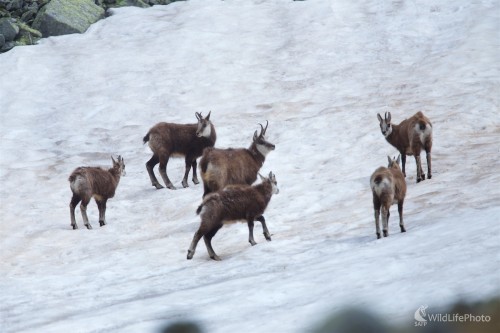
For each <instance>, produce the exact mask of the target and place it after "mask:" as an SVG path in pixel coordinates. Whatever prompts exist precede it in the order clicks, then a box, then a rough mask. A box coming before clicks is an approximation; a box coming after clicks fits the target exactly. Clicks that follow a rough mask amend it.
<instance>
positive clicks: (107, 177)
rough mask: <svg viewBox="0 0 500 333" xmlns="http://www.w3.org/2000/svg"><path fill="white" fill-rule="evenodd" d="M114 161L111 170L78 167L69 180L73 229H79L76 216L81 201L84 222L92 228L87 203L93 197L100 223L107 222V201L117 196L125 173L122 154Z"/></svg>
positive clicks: (88, 227)
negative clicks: (118, 187)
mask: <svg viewBox="0 0 500 333" xmlns="http://www.w3.org/2000/svg"><path fill="white" fill-rule="evenodd" d="M111 160H112V161H113V167H112V168H111V169H109V170H104V169H102V168H98V167H79V168H76V169H75V170H74V171H73V172H72V173H71V175H70V176H69V178H68V180H69V183H70V187H71V191H72V192H73V197H72V198H71V202H70V204H69V207H70V215H71V226H72V227H73V229H78V226H77V225H76V218H75V208H76V206H77V205H78V203H79V202H80V201H81V204H80V210H81V212H82V217H83V223H84V224H85V226H86V227H87V229H92V226H91V225H90V223H89V219H88V217H87V205H88V203H89V202H90V199H92V197H93V198H94V199H95V202H96V203H97V208H98V209H99V224H100V226H101V227H102V226H104V225H105V224H106V202H107V201H108V199H109V198H112V197H114V196H115V191H116V188H117V186H118V183H119V182H120V177H121V176H122V174H125V161H124V160H123V159H122V157H121V156H118V160H117V161H115V160H114V159H113V157H111Z"/></svg>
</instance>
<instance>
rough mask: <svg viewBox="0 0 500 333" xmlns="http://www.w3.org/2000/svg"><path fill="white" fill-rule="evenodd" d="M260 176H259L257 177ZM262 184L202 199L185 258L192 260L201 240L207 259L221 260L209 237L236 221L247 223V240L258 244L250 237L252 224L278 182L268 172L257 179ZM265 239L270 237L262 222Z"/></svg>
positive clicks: (229, 189) (237, 187) (233, 187)
mask: <svg viewBox="0 0 500 333" xmlns="http://www.w3.org/2000/svg"><path fill="white" fill-rule="evenodd" d="M259 176H260V174H259ZM260 178H261V180H262V182H261V183H260V184H258V185H254V186H249V185H228V186H226V187H225V188H224V189H223V190H221V191H218V192H214V193H211V194H209V195H207V196H205V198H204V199H203V202H202V203H201V205H200V206H199V207H198V209H197V210H196V213H197V214H200V215H201V223H200V227H199V229H198V231H196V233H195V234H194V237H193V241H192V242H191V246H190V247H189V250H188V254H187V258H188V259H192V258H193V255H194V252H195V250H196V245H197V244H198V241H199V240H200V239H201V237H203V239H204V240H205V245H206V247H207V251H208V254H209V256H210V258H212V259H214V260H221V259H220V258H219V256H217V254H215V252H214V249H213V248H212V243H211V242H212V238H213V237H214V236H215V234H216V233H217V231H218V230H219V229H220V228H222V226H223V225H224V224H227V223H232V222H235V221H237V220H246V222H247V224H248V232H249V235H248V241H249V242H250V244H252V246H253V245H255V244H257V243H256V242H255V240H254V238H253V226H254V221H255V220H256V219H257V218H259V217H262V214H263V213H264V211H265V210H266V207H267V205H268V204H269V201H270V200H271V196H272V195H273V194H277V193H278V192H279V190H278V183H277V181H276V177H275V175H274V174H273V173H272V172H270V173H269V177H268V178H265V177H262V176H260ZM261 222H262V228H263V229H264V236H265V237H266V239H267V240H268V241H270V240H271V235H270V233H269V230H268V229H267V226H266V223H265V221H264V220H261Z"/></svg>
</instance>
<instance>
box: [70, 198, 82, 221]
mask: <svg viewBox="0 0 500 333" xmlns="http://www.w3.org/2000/svg"><path fill="white" fill-rule="evenodd" d="M81 200H82V199H81V198H80V196H78V195H76V194H74V193H73V197H72V198H71V202H70V203H69V213H70V215H71V227H73V229H78V226H77V225H76V218H75V208H76V206H77V205H78V203H79V202H80V201H81Z"/></svg>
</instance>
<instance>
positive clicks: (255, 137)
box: [253, 131, 259, 141]
mask: <svg viewBox="0 0 500 333" xmlns="http://www.w3.org/2000/svg"><path fill="white" fill-rule="evenodd" d="M258 138H259V136H258V135H257V131H255V133H254V134H253V141H257V139H258Z"/></svg>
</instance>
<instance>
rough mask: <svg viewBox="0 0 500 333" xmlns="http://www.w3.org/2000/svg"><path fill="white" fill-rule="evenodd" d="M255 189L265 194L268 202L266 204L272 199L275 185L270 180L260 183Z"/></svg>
mask: <svg viewBox="0 0 500 333" xmlns="http://www.w3.org/2000/svg"><path fill="white" fill-rule="evenodd" d="M255 189H256V190H257V191H258V192H259V193H261V194H262V195H263V196H264V200H265V202H266V205H267V204H268V203H269V201H270V200H271V197H272V196H273V187H272V185H271V184H269V182H264V183H260V184H258V185H256V186H255Z"/></svg>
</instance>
